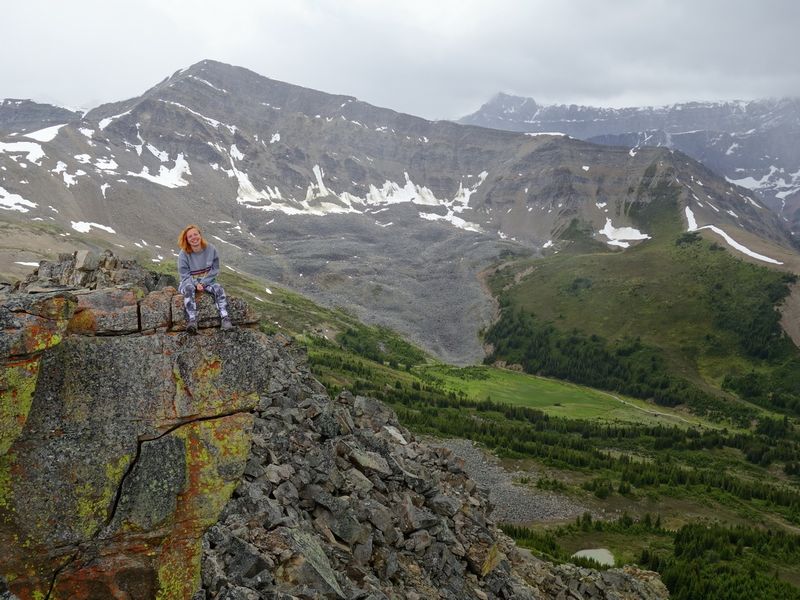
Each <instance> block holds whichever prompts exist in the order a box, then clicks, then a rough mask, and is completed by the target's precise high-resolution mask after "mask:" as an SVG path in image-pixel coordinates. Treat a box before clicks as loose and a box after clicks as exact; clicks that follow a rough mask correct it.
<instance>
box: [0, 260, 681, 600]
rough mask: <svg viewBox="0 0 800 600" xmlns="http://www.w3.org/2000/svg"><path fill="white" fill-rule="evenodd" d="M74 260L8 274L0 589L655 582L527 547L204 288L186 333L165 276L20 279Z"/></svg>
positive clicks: (445, 472)
mask: <svg viewBox="0 0 800 600" xmlns="http://www.w3.org/2000/svg"><path fill="white" fill-rule="evenodd" d="M74 258H76V257H74V256H72V257H67V259H68V260H67V262H70V261H71V260H72V259H74ZM105 264H106V265H107V264H109V263H108V262H106V263H105ZM70 268H72V275H65V277H66V278H67V280H69V279H70V278H71V277H73V276H74V275H75V274H76V273H78V272H81V273H89V275H88V276H86V280H87V281H95V282H98V283H97V286H98V287H97V289H94V290H84V289H82V290H72V291H65V290H63V289H61V290H57V291H53V290H52V285H61V286H65V285H70V283H69V281H67V282H66V283H59V284H56V283H53V282H51V286H50V287H49V288H48V289H50V290H51V291H48V292H46V293H35V294H34V293H14V294H0V549H2V550H1V551H0V598H20V599H21V600H34V599H39V598H47V599H48V600H56V599H66V598H69V599H71V600H72V599H75V600H81V599H83V600H88V599H101V598H126V599H129V600H147V599H151V598H159V599H162V598H163V599H167V598H169V599H171V598H182V599H187V600H188V599H189V598H194V599H195V600H200V599H203V600H212V599H213V600H260V599H270V600H273V599H274V600H278V599H280V600H291V599H312V598H338V599H353V600H355V599H361V600H367V599H371V600H379V599H382V598H391V599H393V600H394V599H397V600H400V599H403V600H406V599H414V598H416V599H423V598H425V599H427V598H443V599H451V598H453V599H455V598H458V599H462V598H463V599H469V598H475V599H481V600H485V599H489V598H496V599H511V598H520V599H525V598H541V597H544V598H559V599H561V598H608V599H617V598H619V599H621V598H644V599H656V598H664V597H666V596H667V594H666V590H665V589H664V587H663V585H662V584H661V582H660V580H658V578H657V576H656V575H655V574H652V573H646V572H640V571H637V570H636V569H627V570H612V571H607V572H604V573H598V572H594V571H590V570H587V569H578V568H576V567H571V566H559V567H555V566H553V565H551V564H549V563H546V562H543V561H538V560H536V559H533V558H531V557H529V556H526V555H524V554H523V553H521V552H520V551H518V550H517V549H516V548H515V547H514V546H513V543H512V542H511V541H510V540H509V539H508V538H506V537H505V536H504V535H503V534H502V533H501V532H500V531H499V530H498V529H496V527H495V526H494V524H493V523H492V520H491V516H490V513H491V506H490V505H489V502H488V501H487V497H486V494H485V492H483V491H482V490H480V489H479V488H478V487H477V486H476V484H475V483H474V481H472V480H471V479H469V478H468V477H467V475H466V474H465V473H464V470H463V463H462V462H461V461H460V460H459V459H457V458H455V457H454V456H453V455H452V454H451V453H450V451H448V450H446V449H443V448H432V447H429V446H427V445H425V444H422V443H419V442H418V441H416V440H415V439H414V437H413V436H412V435H411V434H410V433H409V432H408V431H406V430H405V429H403V428H402V427H401V426H400V425H399V423H398V422H397V419H396V416H395V415H394V413H393V412H392V411H391V410H389V409H387V408H386V407H385V406H384V405H382V404H381V403H379V402H378V401H376V400H372V399H369V398H363V397H353V396H352V395H350V394H348V393H343V394H341V395H340V396H339V397H337V398H336V399H334V400H331V399H330V398H329V397H328V395H327V394H326V392H325V389H324V388H323V387H322V386H321V385H320V383H319V382H317V381H316V380H315V379H314V378H313V377H312V376H311V374H310V372H309V369H308V367H307V365H306V362H305V358H304V354H303V352H302V349H299V348H296V347H295V346H294V345H293V344H292V343H291V342H290V341H289V340H288V339H286V338H284V337H282V336H273V337H268V336H266V335H263V334H261V333H260V332H258V331H257V330H255V329H253V328H251V327H248V325H253V324H254V319H253V318H252V313H251V312H250V311H249V309H248V307H247V305H246V304H244V303H243V302H241V301H236V300H234V299H231V306H232V311H231V314H232V316H233V319H234V322H235V323H237V324H238V327H237V328H236V329H234V330H233V331H230V332H223V331H220V330H219V329H216V328H215V327H214V325H215V324H216V323H217V320H216V319H215V315H214V308H213V303H212V302H211V300H210V298H208V297H205V295H204V297H203V298H202V299H201V301H200V305H199V308H200V316H201V320H200V325H201V331H200V334H199V335H197V336H188V335H186V334H185V333H184V332H183V331H182V318H183V317H182V308H181V302H180V296H178V295H177V294H176V292H175V291H174V289H173V288H170V287H165V288H163V289H160V290H156V291H150V292H149V293H146V290H145V289H144V288H142V287H140V286H138V285H134V284H132V283H130V282H128V283H126V284H123V285H121V286H116V287H100V286H102V285H104V284H105V283H106V282H107V281H113V280H117V279H115V278H117V277H119V275H118V274H115V273H114V271H113V269H111V270H109V272H108V273H105V274H103V273H102V267H99V266H98V268H96V269H94V270H92V271H81V270H80V268H77V269H76V268H75V267H74V265H73V266H72V267H70V266H69V265H68V264H67V265H62V266H58V265H51V264H43V265H42V266H40V268H39V271H38V274H36V276H35V277H32V278H29V280H30V281H29V283H28V287H27V289H28V290H29V291H30V289H31V286H32V285H38V284H35V282H36V281H42V280H45V279H49V278H50V275H47V273H57V272H60V273H68V272H69V271H70ZM98 271H100V273H98ZM79 277H80V278H81V279H83V278H84V275H79ZM53 279H54V280H55V281H64V280H63V279H61V278H60V276H58V277H55V276H54V277H53ZM234 307H236V308H234ZM6 586H7V587H6ZM12 592H13V595H12Z"/></svg>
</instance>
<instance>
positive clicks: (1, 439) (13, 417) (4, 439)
mask: <svg viewBox="0 0 800 600" xmlns="http://www.w3.org/2000/svg"><path fill="white" fill-rule="evenodd" d="M38 374H39V360H38V359H37V360H33V361H29V362H26V363H23V364H21V365H15V366H9V367H5V368H2V369H0V456H2V455H4V454H5V453H6V452H8V449H9V448H10V447H11V444H12V443H14V440H16V439H17V437H19V434H20V433H21V432H22V428H23V427H24V425H25V421H27V420H28V413H29V412H30V410H31V403H32V402H33V392H34V390H35V389H36V379H37V377H38Z"/></svg>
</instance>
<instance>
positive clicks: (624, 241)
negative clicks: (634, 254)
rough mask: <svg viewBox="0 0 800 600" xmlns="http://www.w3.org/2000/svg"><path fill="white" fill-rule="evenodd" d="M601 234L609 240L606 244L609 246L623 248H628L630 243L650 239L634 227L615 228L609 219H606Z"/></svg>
mask: <svg viewBox="0 0 800 600" xmlns="http://www.w3.org/2000/svg"><path fill="white" fill-rule="evenodd" d="M600 233H602V234H603V235H604V236H606V237H607V238H608V242H606V243H607V244H608V245H610V246H619V247H621V248H628V247H629V246H630V244H629V243H628V242H633V241H639V240H649V239H650V236H649V235H647V234H646V233H642V232H641V231H639V230H638V229H634V228H633V227H614V225H613V224H612V223H611V219H609V218H608V217H606V224H605V227H603V229H601V230H600Z"/></svg>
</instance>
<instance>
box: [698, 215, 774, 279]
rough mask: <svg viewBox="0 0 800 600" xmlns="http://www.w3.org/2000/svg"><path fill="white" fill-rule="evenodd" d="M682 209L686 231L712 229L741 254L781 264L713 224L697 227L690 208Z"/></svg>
mask: <svg viewBox="0 0 800 600" xmlns="http://www.w3.org/2000/svg"><path fill="white" fill-rule="evenodd" d="M684 210H685V213H686V222H687V224H688V229H687V231H700V230H701V229H708V230H710V231H713V232H714V233H716V234H717V235H719V236H721V237H722V239H724V240H725V241H726V242H727V244H728V245H729V246H730V247H731V248H733V249H734V250H738V251H739V252H741V253H742V254H746V255H747V256H750V257H752V258H755V259H756V260H760V261H762V262H767V263H771V264H774V265H782V264H783V263H782V262H781V261H779V260H775V259H774V258H770V257H769V256H764V255H763V254H759V253H758V252H753V251H752V250H750V248H748V247H747V246H744V245H743V244H740V243H739V242H737V241H736V240H734V239H733V238H732V237H731V236H729V235H728V234H727V233H725V232H724V231H723V230H722V229H720V228H719V227H716V226H715V225H703V226H702V227H698V226H697V219H695V216H694V213H693V212H692V209H691V208H689V207H688V206H687V207H686V208H685V209H684Z"/></svg>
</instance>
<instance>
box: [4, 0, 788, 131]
mask: <svg viewBox="0 0 800 600" xmlns="http://www.w3.org/2000/svg"><path fill="white" fill-rule="evenodd" d="M222 6H224V8H221V7H222ZM2 22H3V27H2V32H3V33H2V46H3V58H2V60H0V98H31V99H33V100H37V101H41V102H51V103H54V104H60V105H65V106H70V107H73V108H78V107H82V108H91V107H93V106H96V105H98V104H101V103H103V102H110V101H116V100H123V99H126V98H130V97H133V96H138V95H140V94H141V93H142V92H144V91H145V90H146V89H147V88H149V87H151V86H152V85H154V84H155V83H157V82H158V81H160V80H162V79H163V78H164V77H167V76H168V75H170V74H172V73H173V72H175V71H176V70H178V69H180V68H183V67H187V66H189V65H191V64H194V63H196V62H198V61H200V60H203V59H206V58H208V59H214V60H219V61H222V62H226V63H230V64H234V65H237V66H242V67H246V68H249V69H251V70H253V71H255V72H257V73H259V74H261V75H264V76H266V77H271V78H273V79H279V80H282V81H286V82H290V83H294V84H298V85H302V86H306V87H311V88H315V89H318V90H322V91H325V92H330V93H339V94H348V95H352V96H356V97H358V98H359V99H360V100H364V101H366V102H369V103H371V104H375V105H378V106H383V107H387V108H392V109H394V110H398V111H402V112H407V113H411V114H414V115H418V116H421V117H425V118H429V119H449V118H458V117H461V116H463V115H465V114H467V113H470V112H473V111H475V110H477V109H478V108H479V107H480V105H481V104H483V103H484V102H486V101H487V100H488V99H489V98H490V97H491V96H493V95H494V94H496V93H497V92H500V91H503V92H506V93H510V94H517V95H521V96H528V97H532V98H535V99H536V100H537V101H538V102H540V103H546V104H550V103H576V104H592V105H597V106H636V105H643V104H657V105H660V104H669V103H673V102H684V101H691V100H720V99H742V100H750V99H754V98H764V97H780V96H800V65H799V64H798V60H797V56H798V53H800V50H798V44H797V36H798V32H800V2H798V1H796V0H549V1H546V0H491V1H476V0H386V1H384V0H276V1H273V0H259V1H257V0H226V1H225V2H219V1H218V0H141V1H139V2H130V1H127V2H126V1H123V0H117V1H109V0H70V1H69V2H66V1H64V0H51V1H43V0H26V1H25V2H13V3H8V4H6V5H4V7H3V17H2Z"/></svg>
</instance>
